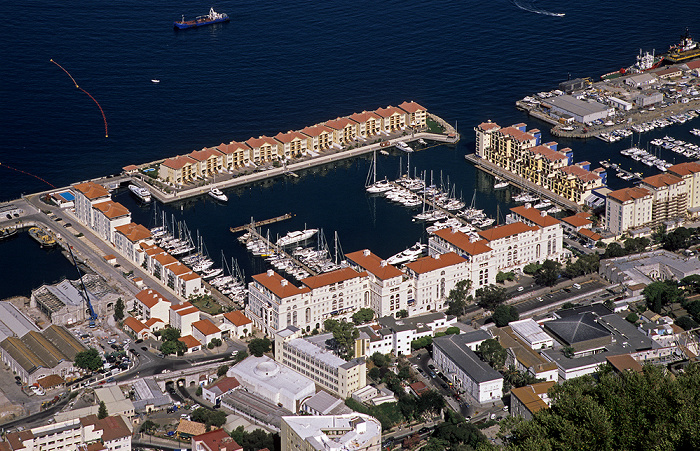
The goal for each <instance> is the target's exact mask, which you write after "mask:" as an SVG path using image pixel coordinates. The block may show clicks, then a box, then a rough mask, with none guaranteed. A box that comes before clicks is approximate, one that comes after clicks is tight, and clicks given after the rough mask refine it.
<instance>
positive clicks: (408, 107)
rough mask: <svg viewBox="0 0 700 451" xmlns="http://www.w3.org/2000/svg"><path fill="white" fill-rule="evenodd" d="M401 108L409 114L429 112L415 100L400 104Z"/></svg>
mask: <svg viewBox="0 0 700 451" xmlns="http://www.w3.org/2000/svg"><path fill="white" fill-rule="evenodd" d="M399 108H401V109H402V110H404V111H406V112H407V113H416V112H418V111H427V110H426V109H425V108H424V107H422V106H420V105H419V104H417V103H416V102H414V101H413V100H411V101H410V102H403V103H401V104H399Z"/></svg>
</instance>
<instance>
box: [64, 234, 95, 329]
mask: <svg viewBox="0 0 700 451" xmlns="http://www.w3.org/2000/svg"><path fill="white" fill-rule="evenodd" d="M68 252H70V256H71V258H72V259H73V266H75V270H76V271H77V272H78V278H79V279H80V288H82V291H83V296H85V301H86V302H87V306H88V310H89V311H90V318H88V325H89V326H90V328H94V327H95V320H97V314H96V313H95V309H93V308H92V303H91V302H90V296H89V295H88V291H87V289H86V288H85V283H84V282H83V273H82V272H81V271H80V268H78V262H77V261H75V255H73V246H71V245H70V244H69V245H68Z"/></svg>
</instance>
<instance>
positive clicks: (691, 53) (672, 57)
mask: <svg viewBox="0 0 700 451" xmlns="http://www.w3.org/2000/svg"><path fill="white" fill-rule="evenodd" d="M698 56H700V43H698V42H697V41H694V40H693V38H692V37H691V36H690V31H689V30H688V27H686V29H685V34H683V35H681V42H679V43H678V44H676V45H672V46H671V47H669V49H668V53H667V54H666V59H667V60H668V61H670V62H671V63H674V64H675V63H682V62H683V61H686V60H689V59H691V58H697V57H698Z"/></svg>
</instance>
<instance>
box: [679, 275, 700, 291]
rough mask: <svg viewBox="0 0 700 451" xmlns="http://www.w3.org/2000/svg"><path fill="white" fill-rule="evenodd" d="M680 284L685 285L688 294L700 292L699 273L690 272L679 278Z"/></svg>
mask: <svg viewBox="0 0 700 451" xmlns="http://www.w3.org/2000/svg"><path fill="white" fill-rule="evenodd" d="M681 285H683V286H685V287H686V289H687V290H688V291H689V292H690V294H695V293H698V292H700V274H691V275H689V276H686V277H683V278H682V279H681Z"/></svg>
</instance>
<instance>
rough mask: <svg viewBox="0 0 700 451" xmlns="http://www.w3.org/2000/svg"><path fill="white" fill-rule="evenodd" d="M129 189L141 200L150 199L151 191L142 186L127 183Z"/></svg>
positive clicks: (147, 200)
mask: <svg viewBox="0 0 700 451" xmlns="http://www.w3.org/2000/svg"><path fill="white" fill-rule="evenodd" d="M129 190H130V191H131V192H132V193H134V195H135V196H136V197H138V198H139V199H140V200H141V201H142V202H150V201H151V192H150V191H148V189H146V188H143V187H141V186H138V185H129Z"/></svg>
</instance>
